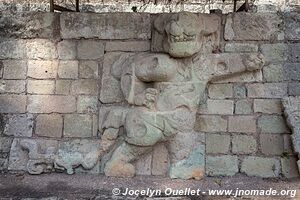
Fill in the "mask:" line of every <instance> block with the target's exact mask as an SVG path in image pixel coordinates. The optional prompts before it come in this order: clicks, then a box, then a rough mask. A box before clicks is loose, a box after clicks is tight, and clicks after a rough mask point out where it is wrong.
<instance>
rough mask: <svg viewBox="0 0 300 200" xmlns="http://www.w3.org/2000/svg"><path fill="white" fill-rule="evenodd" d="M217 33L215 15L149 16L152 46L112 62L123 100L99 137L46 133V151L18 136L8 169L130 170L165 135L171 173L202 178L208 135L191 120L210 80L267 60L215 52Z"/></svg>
mask: <svg viewBox="0 0 300 200" xmlns="http://www.w3.org/2000/svg"><path fill="white" fill-rule="evenodd" d="M219 38H220V18H219V17H217V16H214V15H210V16H208V15H199V16H198V15H196V14H191V13H186V12H184V13H176V14H166V15H160V16H159V17H158V18H157V19H156V20H155V21H154V31H153V38H152V51H153V52H151V53H138V54H128V53H124V55H122V54H121V55H120V56H119V57H118V59H117V60H116V61H115V62H114V63H113V64H112V66H111V69H112V70H111V75H112V76H113V78H114V79H116V80H114V84H120V88H121V91H122V93H123V96H124V98H125V100H126V102H127V104H128V105H127V106H120V107H118V108H116V109H110V110H109V111H108V112H107V113H106V115H105V116H104V120H103V122H102V127H101V128H103V130H104V131H103V134H102V136H101V139H100V140H98V141H97V142H95V140H93V141H94V142H92V143H90V142H88V141H85V140H73V141H72V140H71V141H59V142H58V141H51V140H44V143H47V144H49V145H50V146H51V145H52V146H53V147H55V148H53V149H51V148H50V149H49V148H48V149H46V150H45V149H44V148H45V146H42V145H41V144H42V142H41V141H39V140H36V139H31V140H29V139H28V141H27V140H26V139H15V140H14V143H13V145H12V151H11V155H10V169H11V170H26V171H28V172H29V173H33V174H39V173H42V172H48V171H54V170H66V171H67V173H68V174H73V173H74V169H75V168H77V167H79V166H81V167H82V168H83V169H85V170H90V169H93V168H95V167H97V164H99V160H100V161H101V163H100V166H101V171H102V172H104V173H105V174H106V175H107V176H117V177H133V176H134V175H135V167H134V165H133V162H134V161H135V160H137V159H138V158H139V157H140V156H143V155H145V154H146V153H147V152H149V151H151V150H152V149H153V146H154V145H156V144H157V143H160V142H167V143H168V144H169V150H171V151H172V152H171V153H170V156H171V164H170V169H169V176H170V177H171V178H182V179H190V178H195V179H201V178H202V177H203V175H204V171H205V170H204V166H205V147H204V141H205V140H204V135H203V134H200V133H197V132H195V131H193V127H194V123H195V118H196V112H197V109H198V107H199V103H200V102H204V101H205V89H206V86H207V84H208V83H209V81H211V80H215V79H220V78H225V77H228V76H230V75H236V74H239V73H243V72H246V71H253V70H258V69H261V68H262V66H263V63H264V62H263V58H262V56H261V55H260V54H234V53H231V54H229V53H218V52H219V50H218V44H219ZM114 87H115V85H114ZM101 92H102V91H101ZM100 98H101V97H100ZM24 141H25V142H24ZM23 143H24V144H23ZM50 143H51V144H50ZM52 143H53V144H52ZM178 148H183V150H182V151H180V150H179V151H178V150H177V149H178ZM27 152H28V156H27ZM32 152H33V153H32ZM31 166H34V168H33V167H31Z"/></svg>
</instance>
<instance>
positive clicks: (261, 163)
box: [241, 156, 280, 178]
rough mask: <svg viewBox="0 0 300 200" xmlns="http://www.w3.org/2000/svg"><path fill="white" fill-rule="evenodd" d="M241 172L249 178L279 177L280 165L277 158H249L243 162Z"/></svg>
mask: <svg viewBox="0 0 300 200" xmlns="http://www.w3.org/2000/svg"><path fill="white" fill-rule="evenodd" d="M241 172H243V173H246V174H247V175H248V176H258V177H263V178H270V177H278V176H279V173H280V163H279V161H278V160H277V159H275V158H262V157H256V156H249V157H246V158H245V159H244V160H243V161H242V167H241Z"/></svg>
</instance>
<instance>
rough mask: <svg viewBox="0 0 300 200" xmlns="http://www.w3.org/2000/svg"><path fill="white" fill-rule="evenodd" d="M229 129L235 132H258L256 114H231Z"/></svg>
mask: <svg viewBox="0 0 300 200" xmlns="http://www.w3.org/2000/svg"><path fill="white" fill-rule="evenodd" d="M228 131H229V132H235V133H240V132H241V133H256V119H255V116H229V118H228Z"/></svg>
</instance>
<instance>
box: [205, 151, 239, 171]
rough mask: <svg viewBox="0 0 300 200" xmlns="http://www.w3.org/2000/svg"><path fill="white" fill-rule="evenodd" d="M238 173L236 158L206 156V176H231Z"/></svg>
mask: <svg viewBox="0 0 300 200" xmlns="http://www.w3.org/2000/svg"><path fill="white" fill-rule="evenodd" d="M238 171H239V168H238V158H237V156H229V155H226V156H207V157H206V174H207V175H208V176H233V175H235V174H236V173H237V172H238Z"/></svg>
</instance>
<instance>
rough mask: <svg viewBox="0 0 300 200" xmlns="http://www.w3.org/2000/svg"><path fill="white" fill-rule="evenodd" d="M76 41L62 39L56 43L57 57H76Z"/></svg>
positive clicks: (71, 58)
mask: <svg viewBox="0 0 300 200" xmlns="http://www.w3.org/2000/svg"><path fill="white" fill-rule="evenodd" d="M76 45H77V43H76V41H73V40H63V41H61V42H59V43H58V44H57V52H58V58H59V59H60V60H73V59H76V55H77V49H76Z"/></svg>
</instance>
